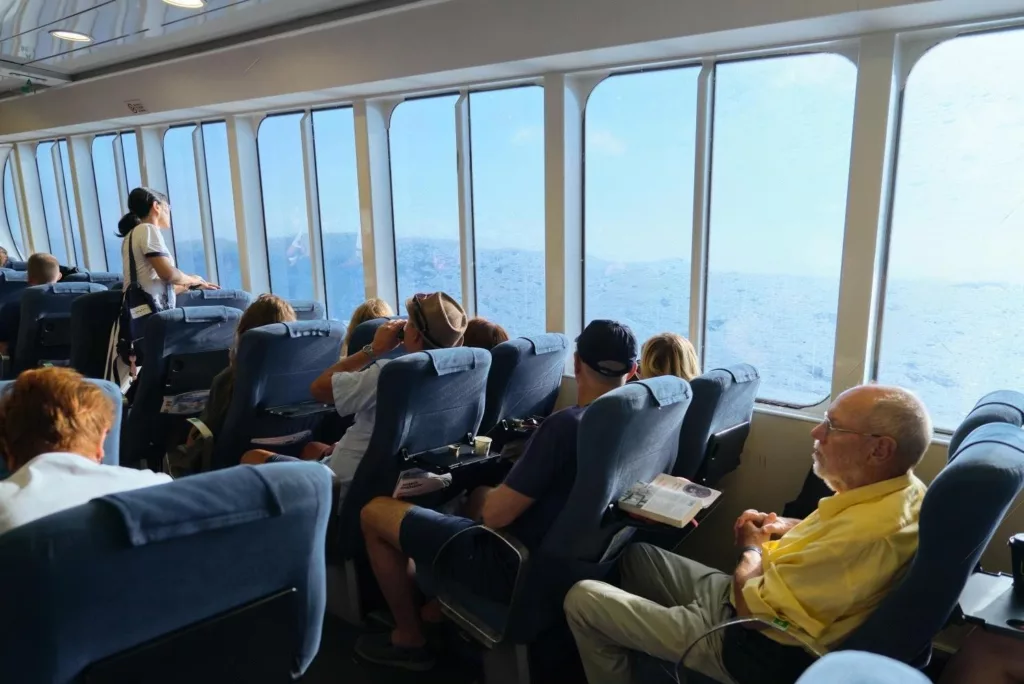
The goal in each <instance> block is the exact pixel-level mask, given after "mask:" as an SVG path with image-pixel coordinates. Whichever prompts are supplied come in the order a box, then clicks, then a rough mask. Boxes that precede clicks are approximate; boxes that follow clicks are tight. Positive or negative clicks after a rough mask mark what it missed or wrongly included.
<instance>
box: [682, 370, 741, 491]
mask: <svg viewBox="0 0 1024 684" xmlns="http://www.w3.org/2000/svg"><path fill="white" fill-rule="evenodd" d="M760 386H761V376H760V374H759V373H758V372H757V369H756V368H754V367H753V366H751V365H748V364H745V363H741V364H738V365H735V366H730V367H729V368H719V369H716V370H712V371H708V372H707V373H704V374H703V375H701V376H698V377H696V378H694V379H693V380H691V381H690V388H691V389H692V391H693V402H692V403H691V404H690V409H689V410H688V411H687V412H686V417H685V418H684V419H683V427H682V429H681V430H680V431H679V457H678V458H677V459H676V464H675V467H674V468H673V469H672V474H673V475H676V476H678V477H685V478H687V479H688V480H694V481H696V482H700V483H702V484H706V485H708V486H711V487H714V486H715V485H716V484H717V483H718V481H719V480H720V479H722V477H724V476H725V475H727V474H729V473H731V472H732V471H733V470H735V469H736V468H738V467H739V465H740V455H741V454H742V453H743V445H744V444H745V443H746V441H747V435H748V434H750V420H751V417H752V416H753V414H754V400H755V399H756V398H757V390H758V388H759V387H760Z"/></svg>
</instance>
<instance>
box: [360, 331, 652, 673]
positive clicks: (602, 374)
mask: <svg viewBox="0 0 1024 684" xmlns="http://www.w3.org/2000/svg"><path fill="white" fill-rule="evenodd" d="M636 358H637V345H636V337H634V336H633V332H632V331H631V330H630V329H629V328H627V327H626V326H624V325H622V324H621V323H616V322H615V321H593V322H592V323H591V324H590V325H588V326H587V328H586V330H584V331H583V333H582V334H581V335H580V336H579V337H578V338H576V355H575V360H574V365H575V368H576V405H574V406H569V407H566V408H564V409H562V410H561V411H558V412H557V413H553V414H551V415H550V416H548V417H547V419H545V421H544V422H543V423H541V425H540V427H539V428H537V431H536V432H535V433H534V434H533V436H532V437H531V438H530V440H529V441H528V442H527V443H526V447H525V449H524V451H523V455H522V456H520V457H519V459H518V460H517V461H516V464H515V465H514V466H513V467H512V470H511V471H510V472H509V474H508V476H506V478H505V481H504V482H502V483H501V484H500V485H498V486H497V487H479V488H477V489H476V490H474V491H473V494H472V496H471V497H470V502H471V505H470V510H467V511H465V513H466V515H465V517H463V516H458V515H444V514H443V513H438V512H437V511H433V510H430V509H427V508H420V507H418V506H414V505H412V504H410V503H409V502H407V501H400V500H397V499H394V498H391V497H379V498H377V499H374V500H373V501H371V502H370V503H369V504H367V506H366V507H365V508H364V509H363V510H362V515H361V523H362V528H363V538H364V539H365V540H366V550H367V553H368V554H369V556H370V561H371V565H372V566H373V571H374V574H375V575H376V577H377V583H378V585H379V586H380V588H381V591H382V592H383V593H384V598H385V599H386V600H387V603H388V607H389V608H391V614H392V615H393V616H394V618H395V628H394V630H392V631H391V633H390V634H389V633H386V632H385V633H380V632H377V633H373V634H366V635H364V636H362V637H360V638H359V640H358V641H357V642H356V647H355V651H356V653H357V654H358V655H359V656H360V657H362V658H363V659H365V660H368V661H370V662H372V663H377V664H380V665H391V666H394V667H401V668H405V669H409V670H426V669H429V668H430V667H432V666H433V664H434V659H433V656H432V655H431V654H430V651H429V650H428V649H427V648H426V638H425V636H424V634H423V627H422V624H421V617H420V614H419V611H418V610H417V608H416V606H415V604H414V603H413V601H414V597H415V596H416V593H415V591H414V590H413V586H412V583H411V580H410V579H409V573H408V572H407V569H408V561H407V559H408V558H411V559H412V560H414V561H415V562H416V563H417V565H419V566H420V567H430V566H431V565H432V564H433V562H434V558H435V557H436V556H437V554H438V552H439V551H440V549H441V547H443V546H445V545H446V544H447V543H448V542H449V541H452V540H453V539H455V537H456V536H458V535H459V533H460V532H461V531H463V530H465V529H467V528H469V527H473V526H474V525H476V524H477V523H478V522H480V521H482V522H483V523H484V524H485V525H488V526H489V527H492V528H495V529H501V528H505V529H507V530H508V531H509V532H510V533H511V534H513V535H514V536H515V537H516V538H517V539H518V540H519V541H520V542H522V543H523V544H524V545H525V546H526V548H527V549H530V550H533V549H535V548H537V546H539V545H540V542H541V540H542V539H543V538H544V534H545V533H546V532H547V531H548V529H549V528H550V527H551V525H552V524H553V523H554V521H555V518H557V517H558V514H559V513H561V511H562V508H563V507H564V505H565V502H566V500H568V498H569V492H570V491H571V490H572V487H573V484H574V483H575V481H576V433H577V431H578V429H579V424H580V420H581V419H582V418H583V413H584V412H585V411H586V409H587V406H588V405H590V404H591V403H593V402H594V401H596V400H597V399H598V398H599V397H601V396H602V395H604V394H607V393H608V392H611V391H612V390H614V389H615V388H617V387H621V386H622V385H624V384H625V383H626V381H627V380H629V378H630V377H632V375H633V373H635V372H636ZM462 539H463V540H469V539H470V537H466V536H464V535H463V537H462ZM456 541H458V540H456ZM492 550H493V547H488V549H484V550H482V551H480V552H476V551H473V552H472V553H468V554H467V555H466V557H467V558H469V559H471V561H467V562H466V563H465V564H463V565H459V566H458V567H456V568H454V569H453V572H454V573H456V575H458V576H457V577H456V578H455V579H456V581H459V582H460V583H465V584H466V586H468V587H470V590H471V591H473V592H475V593H477V594H478V595H480V596H484V597H492V598H494V600H505V599H506V598H507V596H508V595H510V594H511V591H512V585H509V584H507V583H505V582H504V580H505V579H509V578H510V577H514V575H515V572H514V571H513V572H511V574H510V573H509V571H508V568H507V567H506V565H505V563H506V561H505V558H504V557H503V556H502V555H501V554H499V553H496V554H491V553H490V551H492ZM469 551H472V549H470V550H469Z"/></svg>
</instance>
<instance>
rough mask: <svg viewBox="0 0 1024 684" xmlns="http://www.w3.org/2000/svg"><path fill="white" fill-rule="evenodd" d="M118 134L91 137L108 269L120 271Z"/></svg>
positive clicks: (120, 212) (121, 203)
mask: <svg viewBox="0 0 1024 684" xmlns="http://www.w3.org/2000/svg"><path fill="white" fill-rule="evenodd" d="M116 139H117V136H116V135H101V136H99V137H97V138H96V139H95V140H93V141H92V172H93V176H94V177H95V178H96V198H97V199H98V200H99V207H100V232H101V233H102V234H103V248H104V251H105V252H106V256H107V270H108V271H116V272H120V271H121V239H120V238H119V237H118V236H117V223H118V221H120V220H121V217H122V216H124V210H122V209H121V207H122V205H123V204H124V202H122V201H121V192H120V190H118V187H117V166H116V162H115V160H114V141H115V140H116Z"/></svg>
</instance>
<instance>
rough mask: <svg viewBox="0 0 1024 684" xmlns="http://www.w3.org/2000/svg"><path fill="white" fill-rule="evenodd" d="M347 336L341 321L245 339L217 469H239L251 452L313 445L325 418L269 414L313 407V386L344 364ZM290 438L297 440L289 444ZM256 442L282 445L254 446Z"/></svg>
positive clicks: (285, 326)
mask: <svg viewBox="0 0 1024 684" xmlns="http://www.w3.org/2000/svg"><path fill="white" fill-rule="evenodd" d="M344 334H345V333H344V328H342V326H341V323H338V322H337V321H298V322H295V323H274V324H272V325H265V326H263V327H260V328H255V329H253V330H249V331H247V332H246V333H245V334H244V335H242V338H241V339H240V340H239V343H238V349H237V350H236V352H235V366H236V371H235V389H234V391H233V392H232V395H231V405H230V407H229V408H228V413H227V418H226V419H225V421H224V428H223V429H222V430H221V434H219V435H217V436H216V443H215V446H214V455H213V464H214V467H215V468H225V467H227V466H232V465H237V464H238V462H239V460H240V459H241V458H242V454H243V453H245V451H246V450H248V449H252V448H254V447H257V446H261V447H262V448H267V449H271V450H273V451H278V452H280V453H288V450H289V448H293V449H297V448H300V447H301V446H302V444H303V442H305V441H308V440H309V439H310V437H311V436H312V433H313V431H314V430H315V429H316V428H317V426H318V425H319V423H320V421H321V420H322V419H323V413H319V414H301V413H300V414H296V415H286V414H283V413H277V414H271V413H270V412H268V409H273V408H275V407H281V406H294V405H298V404H303V403H306V404H309V403H312V401H313V399H312V397H311V396H310V394H309V386H310V384H312V382H313V380H315V379H316V378H317V376H319V375H320V373H322V372H323V371H324V370H325V369H327V368H328V367H329V366H330V365H331V364H333V363H336V362H337V361H338V357H339V356H340V355H341V339H342V337H343V336H344ZM296 435H298V436H297V437H296ZM288 436H293V437H294V438H293V439H291V441H289V439H288ZM282 438H284V439H283V441H282ZM254 439H259V440H265V439H274V440H275V441H276V442H277V443H276V444H272V445H271V444H262V445H261V444H253V441H252V440H254Z"/></svg>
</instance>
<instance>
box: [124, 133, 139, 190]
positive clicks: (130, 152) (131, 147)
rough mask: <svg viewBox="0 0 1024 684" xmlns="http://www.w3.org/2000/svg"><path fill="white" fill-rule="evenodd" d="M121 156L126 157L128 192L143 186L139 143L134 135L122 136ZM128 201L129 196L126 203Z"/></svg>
mask: <svg viewBox="0 0 1024 684" xmlns="http://www.w3.org/2000/svg"><path fill="white" fill-rule="evenodd" d="M121 154H122V155H123V156H124V174H125V179H126V182H127V183H128V192H131V191H132V190H134V189H135V188H137V187H139V186H141V185H142V170H141V169H140V168H139V143H138V140H137V139H136V137H135V134H134V133H130V132H129V133H122V134H121ZM127 201H128V198H127V196H126V197H125V202H127Z"/></svg>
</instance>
